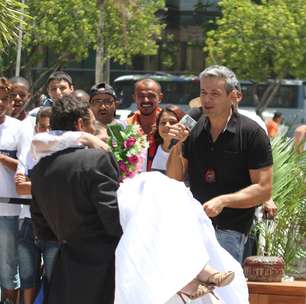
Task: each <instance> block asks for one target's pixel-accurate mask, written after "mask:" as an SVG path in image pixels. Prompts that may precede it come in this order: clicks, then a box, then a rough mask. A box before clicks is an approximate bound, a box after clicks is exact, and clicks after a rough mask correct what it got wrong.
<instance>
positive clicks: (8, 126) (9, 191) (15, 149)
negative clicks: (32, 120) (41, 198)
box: [0, 116, 23, 216]
mask: <svg viewBox="0 0 306 304" xmlns="http://www.w3.org/2000/svg"><path fill="white" fill-rule="evenodd" d="M20 126H21V122H20V121H19V120H17V119H15V118H12V117H9V116H5V120H4V122H3V123H2V124H0V153H3V154H5V155H8V156H10V157H12V158H15V159H17V158H18V157H19V156H20V152H21V147H22V144H23V137H22V134H21V127H20ZM0 181H1V182H0V202H1V203H0V216H16V215H19V212H20V205H14V204H6V202H8V201H9V199H10V198H17V197H18V195H17V193H16V186H15V172H14V171H12V170H11V169H9V168H7V167H6V166H4V165H2V164H0Z"/></svg>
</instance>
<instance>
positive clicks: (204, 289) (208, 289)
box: [177, 280, 215, 304]
mask: <svg viewBox="0 0 306 304" xmlns="http://www.w3.org/2000/svg"><path fill="white" fill-rule="evenodd" d="M197 281H198V282H199V285H198V287H197V289H196V290H195V291H194V292H192V293H187V292H184V291H179V292H178V293H177V294H178V296H179V297H180V298H181V300H182V301H183V303H184V304H186V303H188V302H189V301H190V300H195V299H198V298H201V297H203V296H204V295H206V294H208V293H212V294H213V295H214V296H215V294H214V293H213V289H214V287H213V286H206V285H203V284H201V282H200V281H199V280H197ZM186 298H187V299H186Z"/></svg>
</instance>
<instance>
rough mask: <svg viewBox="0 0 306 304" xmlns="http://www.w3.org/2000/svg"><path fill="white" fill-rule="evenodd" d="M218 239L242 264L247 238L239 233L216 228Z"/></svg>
mask: <svg viewBox="0 0 306 304" xmlns="http://www.w3.org/2000/svg"><path fill="white" fill-rule="evenodd" d="M216 237H217V240H218V242H219V243H220V245H221V246H222V247H223V248H224V249H225V250H226V251H228V252H229V253H230V254H231V255H232V256H233V258H234V259H235V260H237V261H238V262H239V263H240V264H241V263H242V262H243V261H242V259H243V252H244V245H245V243H246V241H247V236H246V235H245V234H244V233H241V232H239V231H234V230H229V229H225V230H222V229H218V228H216Z"/></svg>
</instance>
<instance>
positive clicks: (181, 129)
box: [168, 123, 189, 142]
mask: <svg viewBox="0 0 306 304" xmlns="http://www.w3.org/2000/svg"><path fill="white" fill-rule="evenodd" d="M168 135H169V137H170V138H171V139H176V140H177V141H178V142H184V141H185V140H186V139H187V137H188V136H189V131H188V129H187V128H186V127H185V126H184V125H182V124H180V123H177V124H175V125H172V126H170V127H169V132H168Z"/></svg>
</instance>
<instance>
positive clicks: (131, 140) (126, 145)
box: [123, 137, 136, 149]
mask: <svg viewBox="0 0 306 304" xmlns="http://www.w3.org/2000/svg"><path fill="white" fill-rule="evenodd" d="M135 143H136V138H135V137H129V138H128V139H127V140H125V141H124V142H123V146H124V148H126V149H129V148H131V147H133V146H134V145H135Z"/></svg>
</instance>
